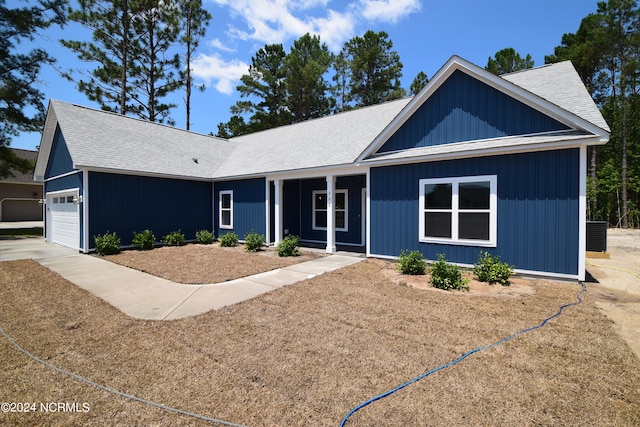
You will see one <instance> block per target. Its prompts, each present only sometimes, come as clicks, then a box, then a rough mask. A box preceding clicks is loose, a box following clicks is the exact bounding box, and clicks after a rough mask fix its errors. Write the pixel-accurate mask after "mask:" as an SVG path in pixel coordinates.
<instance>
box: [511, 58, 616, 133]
mask: <svg viewBox="0 0 640 427" xmlns="http://www.w3.org/2000/svg"><path fill="white" fill-rule="evenodd" d="M500 77H502V78H503V79H505V80H507V81H509V82H511V83H513V84H516V85H518V86H520V87H521V88H523V89H526V90H528V91H529V92H532V93H534V94H536V95H538V96H539V97H541V98H544V99H546V100H547V101H549V102H552V103H554V104H555V105H557V106H559V107H561V108H564V109H565V110H567V111H570V112H572V113H573V114H575V115H577V116H579V117H582V118H583V119H585V120H587V121H589V122H591V123H593V124H594V125H596V126H598V127H599V128H601V129H603V130H605V131H607V132H611V130H610V129H609V125H607V122H606V121H605V120H604V118H603V117H602V114H601V113H600V110H598V107H597V106H596V104H595V103H594V102H593V99H592V98H591V95H589V92H588V91H587V89H586V87H585V86H584V84H583V83H582V80H581V79H580V75H579V74H578V73H577V71H576V69H575V68H574V67H573V64H572V63H571V61H564V62H558V63H556V64H549V65H544V66H542V67H537V68H532V69H529V70H524V71H520V72H516V73H511V74H504V75H502V76H500Z"/></svg>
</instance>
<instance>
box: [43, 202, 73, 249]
mask: <svg viewBox="0 0 640 427" xmlns="http://www.w3.org/2000/svg"><path fill="white" fill-rule="evenodd" d="M77 195H78V193H77V191H76V192H72V193H57V194H54V195H49V196H48V198H47V216H48V219H49V223H48V225H47V227H48V231H47V234H48V235H49V241H50V242H51V243H55V244H58V245H62V246H67V247H70V248H74V249H79V247H80V209H79V205H77V204H75V203H73V202H72V200H73V197H77ZM61 202H64V203H61ZM68 202H70V203H68Z"/></svg>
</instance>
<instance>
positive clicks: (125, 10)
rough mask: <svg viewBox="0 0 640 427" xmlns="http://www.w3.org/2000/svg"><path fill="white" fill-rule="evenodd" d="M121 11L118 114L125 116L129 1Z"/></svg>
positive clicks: (126, 0) (124, 3)
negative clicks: (120, 66)
mask: <svg viewBox="0 0 640 427" xmlns="http://www.w3.org/2000/svg"><path fill="white" fill-rule="evenodd" d="M123 5H124V8H123V10H122V70H121V74H120V114H122V115H123V116H124V115H126V114H127V61H128V55H127V54H128V50H129V0H124V2H123Z"/></svg>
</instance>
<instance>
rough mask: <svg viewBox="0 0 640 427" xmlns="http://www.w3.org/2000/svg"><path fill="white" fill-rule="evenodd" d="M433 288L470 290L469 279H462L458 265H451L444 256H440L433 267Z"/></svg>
mask: <svg viewBox="0 0 640 427" xmlns="http://www.w3.org/2000/svg"><path fill="white" fill-rule="evenodd" d="M430 273H431V279H430V281H431V286H433V287H434V288H438V289H444V290H447V291H451V290H465V291H466V290H469V287H468V286H467V285H468V283H469V279H463V278H462V272H461V271H460V268H459V267H458V266H457V265H454V264H449V263H448V262H447V260H446V259H445V257H444V255H442V254H439V255H438V260H437V261H436V262H434V263H433V265H432V266H431V270H430Z"/></svg>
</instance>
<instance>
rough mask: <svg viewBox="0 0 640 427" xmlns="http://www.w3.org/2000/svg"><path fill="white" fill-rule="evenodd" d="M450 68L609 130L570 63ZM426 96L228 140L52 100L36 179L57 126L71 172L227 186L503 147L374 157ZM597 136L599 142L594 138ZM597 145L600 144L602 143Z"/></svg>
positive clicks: (489, 144)
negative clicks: (492, 69) (505, 71)
mask: <svg viewBox="0 0 640 427" xmlns="http://www.w3.org/2000/svg"><path fill="white" fill-rule="evenodd" d="M448 64H449V65H451V64H453V66H456V67H465V68H466V69H468V70H470V71H471V72H472V73H475V75H477V76H479V77H480V78H482V79H488V80H490V81H492V82H493V84H494V85H497V86H502V87H503V88H504V89H505V90H507V89H509V87H511V88H517V92H518V93H520V95H518V96H526V97H530V98H531V99H533V100H534V101H533V102H534V103H535V102H538V103H544V104H548V105H547V106H549V105H553V106H554V107H553V108H554V109H558V111H560V112H562V113H561V114H562V115H565V116H568V117H569V118H568V120H570V121H571V120H573V119H572V117H574V118H575V117H577V121H578V122H580V123H582V124H583V125H586V127H588V128H591V131H592V132H594V129H595V130H598V128H599V129H602V130H604V131H606V132H609V127H608V126H607V124H606V122H605V121H604V119H603V118H602V115H601V114H600V112H599V111H598V109H597V107H596V106H595V104H594V102H593V101H592V99H591V97H590V96H589V94H588V93H587V91H586V89H585V87H584V85H583V84H582V82H581V81H580V77H579V76H578V74H577V72H576V71H575V69H574V68H573V65H572V64H571V63H570V62H563V63H559V64H553V65H549V66H544V67H540V68H535V69H531V70H526V71H523V72H520V73H514V74H509V75H505V76H502V79H504V80H502V79H499V78H497V77H496V76H493V75H491V74H489V73H488V72H487V71H485V70H484V69H481V68H479V67H477V66H475V65H473V64H471V63H469V62H467V61H465V60H462V59H461V58H458V57H455V56H454V57H452V59H450V61H449V63H448ZM438 76H440V77H438ZM436 77H438V78H439V79H440V80H442V79H446V73H444V72H443V71H442V69H441V71H439V72H438V74H437V75H436V76H434V79H433V80H434V81H436V80H437V79H436ZM431 83H433V82H430V84H431ZM434 87H435V86H434ZM427 89H429V86H427V87H426V88H425V89H424V90H423V92H421V93H420V94H419V95H418V96H416V97H415V98H413V100H412V99H409V98H406V99H401V100H396V101H391V102H387V103H383V104H378V105H374V106H370V107H366V108H360V109H357V110H353V111H349V112H345V113H340V114H335V115H331V116H326V117H323V118H319V119H314V120H309V121H306V122H302V123H297V124H294V125H288V126H282V127H279V128H275V129H270V130H266V131H263V132H258V133H254V134H250V135H245V136H241V137H236V138H232V139H231V140H225V139H221V138H215V137H211V136H206V135H201V134H196V133H193V132H187V131H184V130H181V129H176V128H173V127H170V126H165V125H160V124H157V123H150V122H147V121H143V120H138V119H134V118H131V117H124V116H121V115H117V114H113V113H109V112H104V111H99V110H94V109H90V108H85V107H81V106H78V105H73V104H68V103H65V102H61V101H55V100H52V101H51V103H50V106H49V111H48V115H47V121H46V124H45V129H44V131H43V136H42V142H41V153H40V156H39V157H38V164H37V165H36V171H35V175H36V177H42V176H44V173H45V169H46V161H47V160H48V157H49V151H50V149H51V145H52V141H53V138H54V132H55V129H56V125H59V126H60V128H61V130H62V132H63V135H64V138H65V141H66V142H67V146H68V149H69V153H70V155H71V157H72V160H73V164H74V167H76V168H83V167H86V168H91V169H98V170H107V171H109V170H111V171H114V172H115V171H119V172H132V173H142V174H154V175H155V174H157V175H164V176H175V177H183V178H190V179H217V178H233V177H242V176H251V175H264V174H267V173H274V172H288V171H300V170H305V169H314V168H322V167H332V166H341V165H353V164H354V163H355V162H357V161H362V160H366V159H367V157H368V156H371V158H372V159H373V160H376V161H380V160H382V159H387V160H390V161H397V160H398V159H401V158H408V157H413V156H415V155H419V156H424V155H429V154H433V155H435V156H438V155H441V154H442V153H440V152H439V151H438V150H445V151H449V152H453V151H452V150H454V151H455V150H460V153H463V152H467V151H468V150H469V149H472V147H475V148H476V149H482V150H486V149H495V148H496V147H499V146H500V147H502V145H504V144H502V142H500V141H497V140H495V139H494V140H488V141H484V142H481V143H480V142H478V141H474V142H470V143H469V147H466V148H465V147H464V146H463V145H464V143H461V144H458V145H460V147H458V146H456V147H453V146H446V147H439V148H437V149H436V148H430V149H425V150H426V151H424V153H423V152H420V153H417V152H415V151H414V150H408V151H407V152H406V153H395V154H387V155H386V156H375V155H373V154H374V153H375V150H376V149H377V148H376V147H378V145H379V144H382V143H384V140H385V139H386V138H387V137H388V134H389V133H390V132H393V130H394V129H395V128H396V127H397V126H400V125H401V124H402V123H403V122H404V120H406V119H407V117H408V116H409V115H410V114H411V112H412V111H413V110H414V109H415V108H417V106H418V105H419V103H421V102H423V101H424V98H425V97H427V95H428V93H430V92H429V91H428V90H427ZM425 94H427V95H425ZM522 94H526V95H522ZM531 94H533V95H531ZM540 98H542V99H543V100H544V101H541V100H540ZM535 99H537V100H538V101H535ZM549 103H550V104H549ZM558 107H559V108H558ZM574 115H575V116H574ZM577 129H580V127H579V126H578V127H577ZM595 133H598V134H602V132H599V131H598V132H595ZM565 136H567V135H565ZM573 136H575V135H572V137H571V138H569V139H565V140H566V141H573ZM585 136H586V137H588V136H589V134H588V133H584V134H583V136H581V137H585ZM557 137H560V136H557ZM560 140H562V138H561V139H560ZM602 141H603V140H602V139H601V140H600V143H601V142H602ZM503 142H504V143H505V144H515V145H522V146H526V145H527V144H532V143H541V144H542V143H547V142H553V136H551V135H548V136H544V137H541V138H539V139H536V140H534V139H530V138H520V139H517V138H516V139H513V138H506V139H505V141H503ZM500 144H502V145H500ZM505 147H506V146H505ZM196 160H197V161H196Z"/></svg>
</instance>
